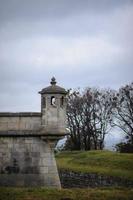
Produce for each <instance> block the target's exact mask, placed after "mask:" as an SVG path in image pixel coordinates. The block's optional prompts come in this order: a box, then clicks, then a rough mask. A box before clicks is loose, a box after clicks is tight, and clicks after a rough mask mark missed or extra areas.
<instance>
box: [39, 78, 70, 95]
mask: <svg viewBox="0 0 133 200" xmlns="http://www.w3.org/2000/svg"><path fill="white" fill-rule="evenodd" d="M50 83H51V85H50V86H48V87H46V88H43V89H42V90H41V91H40V92H39V93H40V94H67V91H66V90H65V89H64V88H62V87H60V86H58V85H56V79H55V77H53V78H52V79H51V82H50Z"/></svg>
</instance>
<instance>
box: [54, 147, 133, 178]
mask: <svg viewBox="0 0 133 200" xmlns="http://www.w3.org/2000/svg"><path fill="white" fill-rule="evenodd" d="M56 160H57V165H58V168H59V169H66V170H73V171H80V172H87V173H98V174H103V175H109V176H114V177H120V178H123V179H129V180H133V154H127V153H126V154H124V153H122V154H121V153H116V152H111V151H99V150H97V151H72V152H62V153H59V154H57V155H56Z"/></svg>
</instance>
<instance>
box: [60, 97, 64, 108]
mask: <svg viewBox="0 0 133 200" xmlns="http://www.w3.org/2000/svg"><path fill="white" fill-rule="evenodd" d="M60 105H61V106H63V105H64V97H63V96H62V97H61V99H60Z"/></svg>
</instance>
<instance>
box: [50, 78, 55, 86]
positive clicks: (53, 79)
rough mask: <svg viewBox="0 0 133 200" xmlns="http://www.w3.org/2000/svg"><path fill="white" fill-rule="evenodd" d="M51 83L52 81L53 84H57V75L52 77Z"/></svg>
mask: <svg viewBox="0 0 133 200" xmlns="http://www.w3.org/2000/svg"><path fill="white" fill-rule="evenodd" d="M50 83H51V85H56V79H55V77H52V78H51V82H50Z"/></svg>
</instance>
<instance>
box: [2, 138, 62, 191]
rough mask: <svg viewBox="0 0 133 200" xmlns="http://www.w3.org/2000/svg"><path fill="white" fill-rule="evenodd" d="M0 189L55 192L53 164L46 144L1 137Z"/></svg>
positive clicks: (56, 178)
mask: <svg viewBox="0 0 133 200" xmlns="http://www.w3.org/2000/svg"><path fill="white" fill-rule="evenodd" d="M40 155H41V156H40ZM53 173H54V174H53ZM0 186H51V187H58V188H59V187H60V181H59V177H58V172H57V168H56V162H55V159H54V156H53V152H52V150H51V148H50V146H49V144H48V143H47V142H45V141H43V140H42V139H41V138H35V137H31V138H29V137H28V138H26V137H25V138H23V137H19V138H17V137H12V138H11V137H3V138H2V137H1V138H0Z"/></svg>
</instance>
